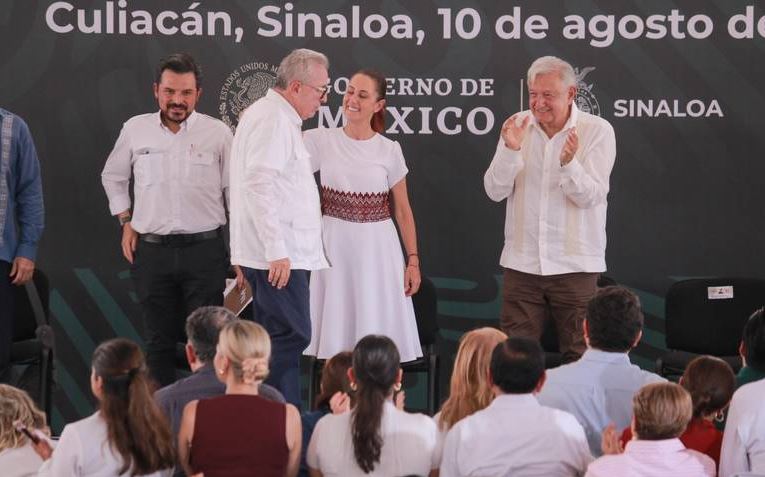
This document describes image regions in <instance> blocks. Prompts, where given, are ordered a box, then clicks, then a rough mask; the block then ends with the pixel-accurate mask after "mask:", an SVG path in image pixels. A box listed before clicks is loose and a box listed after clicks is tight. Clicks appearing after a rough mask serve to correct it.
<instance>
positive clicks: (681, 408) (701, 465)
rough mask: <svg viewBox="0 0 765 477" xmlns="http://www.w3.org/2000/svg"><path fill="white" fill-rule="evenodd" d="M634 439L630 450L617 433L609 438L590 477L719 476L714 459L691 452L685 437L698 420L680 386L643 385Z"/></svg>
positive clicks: (635, 404)
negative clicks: (689, 428) (682, 436)
mask: <svg viewBox="0 0 765 477" xmlns="http://www.w3.org/2000/svg"><path fill="white" fill-rule="evenodd" d="M633 412H634V417H633V418H632V424H631V426H632V435H633V438H632V440H631V441H629V442H628V443H627V445H626V446H625V448H624V451H623V452H621V449H620V448H619V446H620V443H619V442H618V436H617V435H616V433H615V432H607V433H605V437H604V440H603V450H604V451H605V453H606V454H612V455H605V456H603V457H601V458H599V459H597V460H596V461H594V462H593V463H592V464H590V466H589V467H588V468H587V474H586V475H585V477H611V476H614V475H629V476H630V477H654V476H665V475H666V476H670V475H671V476H672V477H707V476H708V477H714V476H715V475H717V474H716V472H717V466H716V465H715V462H714V460H712V459H711V458H710V457H709V456H706V455H704V454H702V453H701V452H698V451H695V450H691V449H686V448H685V446H684V445H683V443H682V442H680V439H679V437H680V435H681V434H682V433H683V432H684V431H685V428H686V426H687V425H688V423H689V422H690V421H691V417H693V401H692V399H691V395H690V394H689V393H688V391H686V390H685V389H684V388H683V387H682V386H680V385H679V384H675V383H653V384H648V385H646V386H643V387H642V388H641V389H640V391H638V393H637V394H635V397H634V398H633Z"/></svg>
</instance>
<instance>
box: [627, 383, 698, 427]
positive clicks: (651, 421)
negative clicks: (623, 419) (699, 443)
mask: <svg viewBox="0 0 765 477" xmlns="http://www.w3.org/2000/svg"><path fill="white" fill-rule="evenodd" d="M632 407H633V413H634V416H635V434H636V435H637V438H638V439H641V440H645V441H658V440H662V439H672V438H675V437H679V436H680V435H681V434H682V433H683V432H685V428H686V427H687V426H688V423H689V422H690V420H691V416H692V415H693V403H692V401H691V395H690V394H689V393H688V391H686V390H685V389H684V388H683V387H682V386H680V385H679V384H675V383H653V384H647V385H645V386H643V387H642V388H640V390H639V391H638V392H637V393H636V394H635V396H634V397H633V398H632Z"/></svg>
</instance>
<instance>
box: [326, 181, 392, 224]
mask: <svg viewBox="0 0 765 477" xmlns="http://www.w3.org/2000/svg"><path fill="white" fill-rule="evenodd" d="M321 213H322V214H324V215H328V216H330V217H336V218H338V219H342V220H346V221H348V222H380V221H382V220H387V219H389V218H390V200H389V194H388V192H387V191H386V192H363V193H362V192H343V191H337V190H334V189H330V188H329V187H326V186H321Z"/></svg>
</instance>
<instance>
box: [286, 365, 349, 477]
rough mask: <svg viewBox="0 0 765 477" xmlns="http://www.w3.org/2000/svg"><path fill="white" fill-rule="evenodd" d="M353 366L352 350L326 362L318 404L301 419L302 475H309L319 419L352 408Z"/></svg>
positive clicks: (301, 476) (304, 476)
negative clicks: (350, 376)
mask: <svg viewBox="0 0 765 477" xmlns="http://www.w3.org/2000/svg"><path fill="white" fill-rule="evenodd" d="M351 366H353V354H352V353H351V352H350V351H341V352H340V353H337V354H336V355H334V356H332V357H331V358H329V359H328V360H327V362H326V363H324V368H323V370H322V373H321V383H320V384H319V395H318V396H317V397H316V405H315V406H314V410H313V411H307V412H303V413H302V414H301V415H300V420H301V421H302V424H303V452H302V453H301V454H300V472H298V475H299V476H300V477H308V464H307V463H306V460H305V459H306V453H307V450H308V443H309V442H311V436H312V435H313V430H314V428H315V427H316V423H317V422H319V419H321V418H322V417H324V416H326V415H327V414H329V413H330V412H333V411H335V409H333V407H332V404H335V406H336V409H337V410H338V412H339V411H342V412H345V411H347V409H346V407H348V408H350V406H351V399H352V396H353V392H352V390H351V382H350V381H349V380H348V370H349V369H350V368H351Z"/></svg>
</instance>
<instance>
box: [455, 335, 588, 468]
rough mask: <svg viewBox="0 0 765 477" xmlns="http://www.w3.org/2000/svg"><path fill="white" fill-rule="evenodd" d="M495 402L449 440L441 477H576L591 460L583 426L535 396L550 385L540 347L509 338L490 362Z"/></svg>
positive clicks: (460, 426)
mask: <svg viewBox="0 0 765 477" xmlns="http://www.w3.org/2000/svg"><path fill="white" fill-rule="evenodd" d="M489 372H490V375H491V376H490V381H491V383H492V387H493V390H494V394H495V395H496V397H495V398H494V401H492V403H491V404H490V405H489V406H488V407H487V408H486V409H483V410H481V411H478V412H476V413H475V414H473V415H471V416H468V417H466V418H464V419H462V420H461V421H459V422H458V423H457V424H455V425H454V427H452V429H451V430H450V431H449V433H448V434H447V435H446V442H445V444H444V449H443V460H442V461H441V468H440V476H441V477H478V476H513V477H531V476H545V477H573V476H581V475H582V474H584V471H585V469H586V468H587V465H588V464H589V463H590V461H591V460H592V456H591V455H590V450H589V447H588V446H587V438H586V437H585V435H584V430H583V429H582V426H581V425H580V424H579V423H578V422H577V421H576V418H574V416H572V415H571V414H569V413H567V412H564V411H561V410H558V409H552V408H549V407H545V406H542V405H540V404H539V402H537V399H536V397H535V396H534V393H537V392H539V390H540V389H542V387H543V385H544V383H545V366H544V352H543V351H542V347H541V346H540V345H539V343H537V342H536V341H533V340H530V339H527V338H510V339H508V340H506V341H504V342H502V343H500V344H498V345H497V346H496V348H495V349H494V351H493V353H492V356H491V366H490V371H489Z"/></svg>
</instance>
